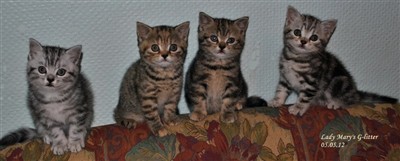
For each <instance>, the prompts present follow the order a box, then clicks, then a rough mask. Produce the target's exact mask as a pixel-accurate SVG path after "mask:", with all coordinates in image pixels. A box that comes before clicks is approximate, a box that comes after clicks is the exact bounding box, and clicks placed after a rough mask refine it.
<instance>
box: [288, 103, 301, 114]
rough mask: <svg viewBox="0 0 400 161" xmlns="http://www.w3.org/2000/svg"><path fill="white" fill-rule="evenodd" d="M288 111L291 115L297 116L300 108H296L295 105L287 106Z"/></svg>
mask: <svg viewBox="0 0 400 161" xmlns="http://www.w3.org/2000/svg"><path fill="white" fill-rule="evenodd" d="M288 111H289V113H290V114H292V115H297V114H298V113H300V108H298V107H297V106H296V105H291V106H289V109H288Z"/></svg>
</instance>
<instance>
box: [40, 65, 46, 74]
mask: <svg viewBox="0 0 400 161" xmlns="http://www.w3.org/2000/svg"><path fill="white" fill-rule="evenodd" d="M38 71H39V73H40V74H46V73H47V70H46V67H44V66H40V67H39V68H38Z"/></svg>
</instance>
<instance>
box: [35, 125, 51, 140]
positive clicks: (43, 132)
mask: <svg viewBox="0 0 400 161" xmlns="http://www.w3.org/2000/svg"><path fill="white" fill-rule="evenodd" d="M35 125H36V129H37V132H38V134H39V136H41V137H42V139H43V142H44V143H46V144H49V145H50V144H51V138H50V134H49V132H48V130H46V128H45V126H44V125H43V124H41V123H40V122H36V123H35Z"/></svg>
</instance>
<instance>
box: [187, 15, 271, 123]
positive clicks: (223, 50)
mask: <svg viewBox="0 0 400 161" xmlns="http://www.w3.org/2000/svg"><path fill="white" fill-rule="evenodd" d="M248 23H249V18H248V17H242V18H239V19H237V20H229V19H225V18H212V17H210V16H209V15H207V14H205V13H203V12H200V15H199V28H198V39H199V50H198V52H197V54H196V56H195V58H194V60H193V61H192V63H191V65H190V67H189V70H188V72H187V75H186V81H185V98H186V102H187V104H188V106H189V109H190V111H191V113H190V119H191V120H194V121H200V120H203V119H204V118H205V117H206V116H207V114H212V113H216V112H220V113H221V120H222V121H223V122H226V123H232V122H234V121H235V120H236V119H237V116H236V113H235V109H238V110H239V109H241V108H242V107H243V106H245V105H246V99H247V84H246V82H245V80H244V78H243V76H242V72H241V69H240V56H241V54H242V50H243V48H244V44H245V36H246V30H247V26H248ZM252 100H253V99H252ZM255 100H260V99H259V98H257V99H255ZM252 102H253V101H252ZM262 102H264V103H265V101H262Z"/></svg>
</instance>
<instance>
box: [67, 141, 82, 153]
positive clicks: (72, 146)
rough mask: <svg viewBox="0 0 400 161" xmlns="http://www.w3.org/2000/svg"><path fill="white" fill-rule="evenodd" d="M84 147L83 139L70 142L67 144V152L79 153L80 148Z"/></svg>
mask: <svg viewBox="0 0 400 161" xmlns="http://www.w3.org/2000/svg"><path fill="white" fill-rule="evenodd" d="M84 147H85V142H84V141H83V139H79V140H77V141H70V142H69V143H68V149H69V151H71V152H73V153H77V152H79V151H81V150H82V148H84Z"/></svg>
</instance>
